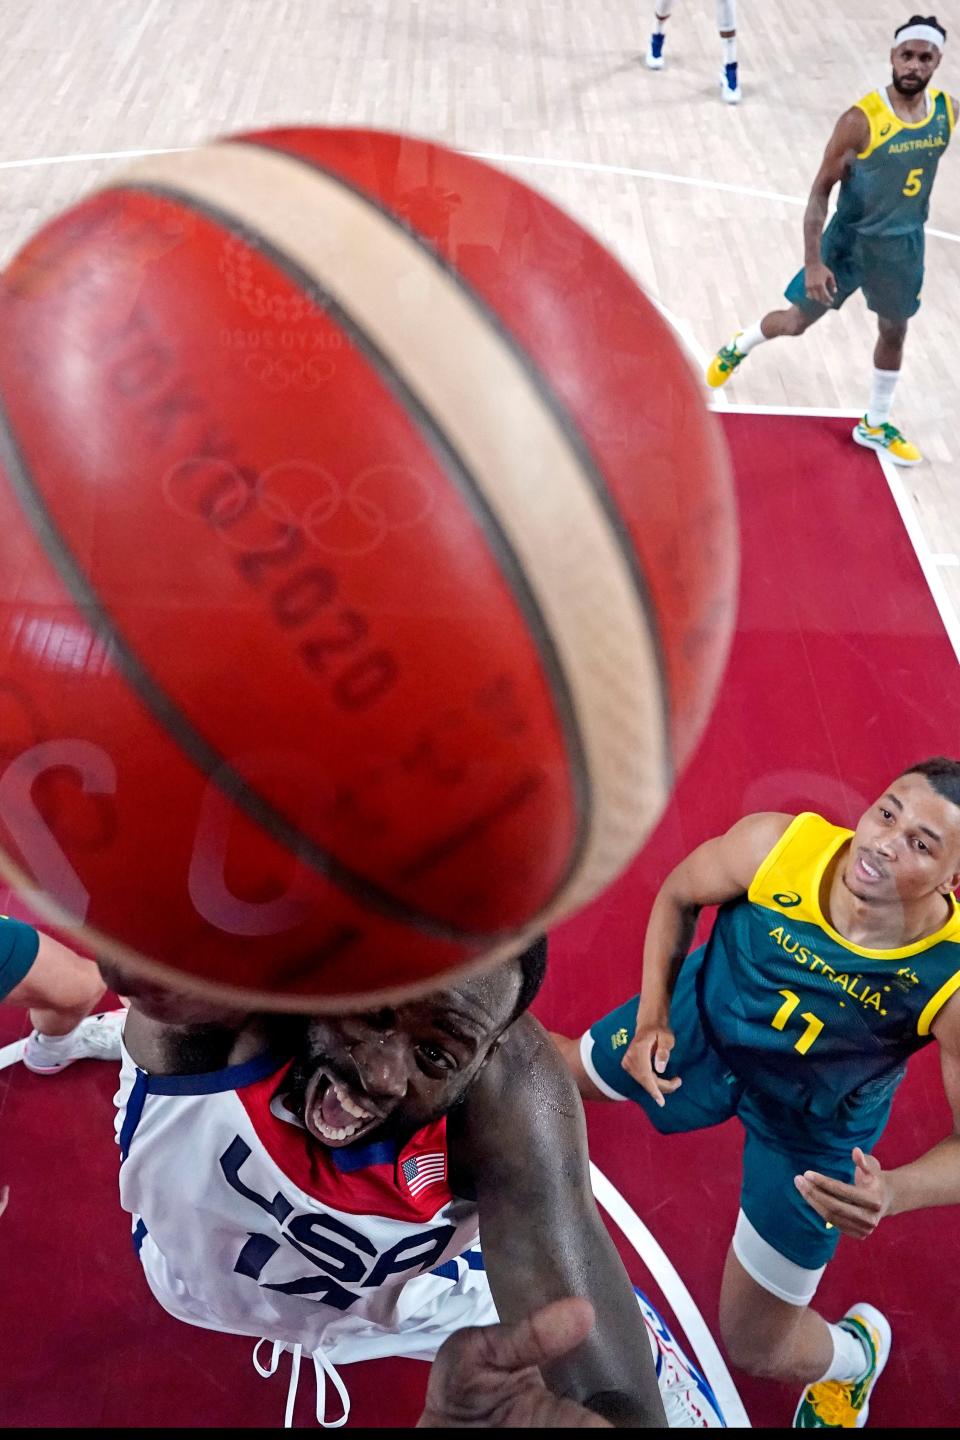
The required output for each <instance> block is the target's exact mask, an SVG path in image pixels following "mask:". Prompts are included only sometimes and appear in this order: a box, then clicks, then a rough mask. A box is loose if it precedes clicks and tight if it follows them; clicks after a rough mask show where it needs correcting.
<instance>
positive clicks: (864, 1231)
mask: <svg viewBox="0 0 960 1440" xmlns="http://www.w3.org/2000/svg"><path fill="white" fill-rule="evenodd" d="M794 1184H795V1185H796V1187H797V1189H798V1190H799V1192H800V1194H801V1195H802V1196H803V1198H804V1200H806V1202H807V1204H808V1205H810V1206H811V1207H812V1208H813V1209H814V1210H816V1212H817V1214H818V1215H820V1216H822V1217H823V1219H824V1220H828V1221H829V1222H830V1224H831V1225H835V1226H836V1228H837V1229H838V1230H841V1231H843V1233H844V1234H845V1235H854V1236H857V1237H858V1238H860V1239H862V1238H864V1237H865V1236H867V1235H870V1234H872V1233H873V1231H874V1230H875V1229H876V1228H877V1226H878V1224H879V1223H880V1218H881V1213H882V1209H883V1205H882V1200H881V1197H880V1196H879V1195H875V1194H868V1193H866V1192H865V1191H864V1190H863V1189H857V1188H856V1187H855V1186H853V1185H845V1184H844V1183H843V1182H842V1181H841V1180H831V1179H830V1178H829V1177H828V1176H825V1175H816V1174H815V1173H814V1172H813V1171H810V1170H808V1171H807V1173H806V1174H805V1175H798V1176H796V1178H795V1180H794Z"/></svg>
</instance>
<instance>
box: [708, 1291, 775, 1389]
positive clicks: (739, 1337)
mask: <svg viewBox="0 0 960 1440" xmlns="http://www.w3.org/2000/svg"><path fill="white" fill-rule="evenodd" d="M720 1334H721V1336H722V1338H723V1344H724V1348H725V1349H726V1352H727V1355H728V1356H729V1358H730V1361H731V1363H732V1364H734V1365H735V1366H736V1367H737V1369H738V1370H742V1371H743V1372H744V1374H746V1375H754V1376H756V1378H757V1379H758V1380H776V1379H778V1378H780V1375H781V1369H782V1360H781V1356H782V1355H783V1353H784V1347H783V1344H782V1337H781V1336H780V1334H779V1333H778V1332H777V1331H776V1330H775V1329H771V1328H770V1327H769V1326H762V1327H761V1326H757V1325H752V1324H750V1323H749V1322H748V1323H744V1322H743V1320H742V1318H741V1317H738V1316H731V1315H724V1313H723V1308H722V1307H721V1311H720Z"/></svg>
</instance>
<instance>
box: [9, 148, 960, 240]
mask: <svg viewBox="0 0 960 1440" xmlns="http://www.w3.org/2000/svg"><path fill="white" fill-rule="evenodd" d="M197 148H198V147H197V146H195V145H174V146H170V147H168V148H166V149H158V150H97V151H93V152H92V153H90V154H86V155H35V156H32V157H31V158H30V159H28V160H0V170H26V169H29V167H30V166H31V165H73V164H75V163H76V162H77V161H82V160H134V159H137V158H138V157H139V156H141V155H177V154H180V153H182V152H184V151H186V150H195V149H197ZM462 153H463V154H464V155H469V156H471V157H472V158H473V159H475V160H494V161H496V162H497V163H499V164H501V165H542V166H545V167H547V168H550V167H551V166H552V167H553V168H554V169H556V170H589V171H592V172H594V173H595V174H598V175H629V176H632V177H633V178H634V179H636V180H659V181H661V182H662V183H663V184H665V185H689V186H692V187H693V189H695V190H720V191H723V192H724V193H725V194H728V195H746V196H749V197H751V198H752V199H755V200H779V201H780V202H781V203H782V204H784V205H806V203H807V196H806V195H785V194H783V193H782V192H781V191H779V190H760V189H758V188H757V187H756V186H755V185H735V184H732V183H730V182H729V181H726V180H705V179H703V178H702V177H700V176H696V175H675V174H674V173H673V172H672V171H670V170H644V169H641V168H640V167H638V166H635V165H609V164H607V163H605V162H603V161H599V160H554V159H550V158H549V157H545V156H542V155H501V154H499V153H498V152H497V151H494V150H464V151H463V152H462ZM926 233H927V234H928V235H935V236H936V237H937V239H938V240H951V241H953V243H954V244H955V245H960V235H954V234H953V233H952V232H951V231H949V230H935V229H934V228H933V227H932V226H930V225H928V226H926Z"/></svg>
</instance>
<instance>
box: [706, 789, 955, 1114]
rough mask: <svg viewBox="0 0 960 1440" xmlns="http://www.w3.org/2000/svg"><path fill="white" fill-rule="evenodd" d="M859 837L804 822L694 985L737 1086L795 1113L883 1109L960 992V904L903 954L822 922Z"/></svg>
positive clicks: (805, 818) (717, 936)
mask: <svg viewBox="0 0 960 1440" xmlns="http://www.w3.org/2000/svg"><path fill="white" fill-rule="evenodd" d="M852 833H853V832H852V831H850V830H844V829H841V828H840V827H839V826H837V825H831V824H830V822H829V821H827V820H824V819H823V818H822V817H821V816H820V815H813V814H803V815H798V816H797V818H796V819H795V820H793V821H792V822H791V824H790V825H789V827H788V828H787V830H786V832H785V833H784V835H783V836H782V838H781V839H780V840H779V841H778V842H777V844H776V845H775V846H774V848H773V849H772V850H771V851H770V854H769V855H768V856H767V857H766V859H765V860H764V862H763V864H762V865H761V866H760V869H759V870H758V871H757V873H756V875H755V876H754V878H753V881H752V882H751V885H750V889H749V890H748V892H747V894H746V895H745V896H744V897H743V898H742V899H739V900H734V901H731V902H730V903H729V904H727V905H724V906H722V907H721V909H720V910H719V912H718V914H717V919H716V922H715V924H714V927H713V931H712V933H711V936H710V939H709V941H708V942H707V946H706V952H705V954H704V957H703V963H702V967H701V970H700V974H699V977H698V1000H699V1006H700V1013H701V1017H702V1020H703V1025H704V1029H705V1030H706V1032H707V1035H708V1037H709V1038H710V1040H711V1041H712V1043H713V1044H714V1046H715V1048H716V1049H717V1050H719V1052H720V1054H721V1055H722V1056H723V1058H724V1059H725V1060H726V1062H727V1064H728V1065H729V1067H730V1069H731V1070H732V1071H733V1072H734V1074H735V1075H738V1076H740V1077H741V1078H742V1079H744V1080H746V1081H748V1082H749V1083H750V1084H752V1085H753V1086H754V1087H755V1088H756V1089H757V1090H760V1091H762V1092H764V1093H766V1094H768V1095H770V1096H772V1097H773V1098H774V1099H777V1100H779V1101H780V1102H781V1103H782V1104H784V1105H786V1106H789V1107H790V1108H791V1109H795V1110H804V1111H808V1112H810V1113H811V1114H814V1115H822V1116H828V1115H835V1114H837V1113H839V1112H840V1111H844V1112H849V1110H850V1109H851V1108H854V1109H856V1108H859V1107H860V1106H869V1105H873V1104H874V1103H880V1102H881V1101H884V1100H886V1098H887V1097H888V1096H889V1095H890V1094H891V1093H892V1091H893V1090H894V1089H895V1088H896V1086H897V1084H898V1083H899V1081H900V1079H901V1078H902V1075H903V1068H904V1065H905V1064H906V1061H907V1060H908V1058H909V1057H910V1056H911V1055H912V1054H913V1052H914V1051H915V1050H919V1049H921V1048H922V1047H923V1046H924V1045H926V1044H928V1043H929V1041H930V1039H931V1036H930V1026H931V1023H932V1022H933V1019H934V1017H935V1016H936V1014H937V1013H938V1011H939V1010H940V1009H941V1008H942V1007H943V1006H944V1005H945V1004H946V1003H947V1001H948V1000H949V999H950V997H951V995H953V994H954V992H955V991H957V990H960V905H958V904H957V901H956V899H955V898H954V897H953V896H950V913H949V917H948V919H947V921H946V923H945V924H944V926H943V927H942V929H940V930H938V931H937V932H936V934H934V935H928V936H927V937H926V938H925V939H923V940H918V941H917V942H916V943H915V944H913V945H907V946H905V947H904V948H902V949H900V950H867V949H864V948H863V947H862V946H860V945H854V944H853V943H852V942H851V941H849V940H845V939H844V938H843V936H842V935H840V934H838V932H837V931H836V930H834V929H833V928H832V926H831V925H830V923H829V921H828V920H827V918H826V916H825V915H824V913H823V909H822V902H821V889H822V887H823V885H824V883H825V879H824V877H825V875H826V871H827V869H828V867H829V865H830V862H831V861H832V860H833V858H834V857H835V856H836V854H837V852H838V851H839V850H840V849H841V848H842V847H843V846H844V845H846V844H847V842H848V841H849V840H850V838H851V835H852Z"/></svg>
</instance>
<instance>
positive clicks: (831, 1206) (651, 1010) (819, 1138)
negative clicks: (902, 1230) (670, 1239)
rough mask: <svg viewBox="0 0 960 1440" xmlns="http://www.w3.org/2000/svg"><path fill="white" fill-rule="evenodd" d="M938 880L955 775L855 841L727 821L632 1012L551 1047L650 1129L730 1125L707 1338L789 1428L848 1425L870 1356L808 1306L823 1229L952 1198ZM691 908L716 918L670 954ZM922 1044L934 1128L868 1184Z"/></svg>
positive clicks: (874, 1356) (854, 1312)
mask: <svg viewBox="0 0 960 1440" xmlns="http://www.w3.org/2000/svg"><path fill="white" fill-rule="evenodd" d="M958 886H960V762H958V761H956V760H948V759H944V758H941V757H938V758H936V759H933V760H929V761H924V762H923V763H921V764H919V765H917V766H915V767H913V768H912V769H911V770H909V771H907V772H906V773H905V774H903V775H901V776H899V778H898V779H896V780H894V781H893V783H892V784H891V785H890V786H889V787H888V789H887V790H886V791H885V792H884V793H883V794H882V795H881V796H880V798H879V799H878V800H877V802H876V804H875V805H872V806H871V807H870V809H869V810H868V811H867V812H866V813H865V814H864V815H863V816H862V818H861V820H860V822H859V824H858V826H857V829H856V831H855V832H851V831H849V830H845V829H843V828H842V827H840V826H837V825H832V824H830V822H829V821H827V820H824V819H823V818H821V816H819V815H814V814H809V813H805V814H802V815H797V816H792V815H782V814H759V815H748V816H746V817H745V818H744V819H742V820H740V821H739V822H738V823H737V824H736V825H734V826H733V828H732V829H731V830H729V831H728V832H727V834H726V835H723V836H721V837H720V838H718V839H715V840H708V841H707V842H706V844H704V845H701V846H699V847H698V848H697V849H696V850H694V851H693V852H692V854H690V855H688V856H687V858H686V859H685V860H683V861H682V862H681V864H680V865H678V866H677V868H676V869H675V870H674V871H673V872H672V873H671V874H670V875H669V876H668V877H667V879H666V881H665V882H664V884H663V886H662V887H661V889H660V892H659V894H658V895H657V898H656V901H655V902H654V905H653V909H652V911H651V915H650V922H649V926H648V929H647V936H646V942H645V946H644V956H643V991H642V994H641V996H640V997H639V1001H638V998H637V997H635V998H634V999H632V1000H629V1001H627V1002H626V1003H625V1004H624V1005H622V1006H621V1007H620V1008H619V1009H617V1010H614V1011H613V1012H612V1013H611V1014H609V1015H607V1016H606V1017H605V1018H603V1019H601V1020H598V1021H597V1022H596V1024H595V1025H593V1026H591V1028H590V1029H589V1030H588V1031H587V1033H586V1034H585V1035H584V1036H583V1039H582V1041H581V1042H580V1044H579V1046H578V1045H577V1043H576V1042H575V1041H572V1040H567V1039H564V1038H563V1037H557V1038H558V1042H559V1044H560V1046H561V1049H562V1051H563V1053H564V1055H565V1058H566V1059H567V1063H568V1064H569V1065H570V1067H571V1069H572V1070H573V1072H574V1074H575V1076H576V1078H577V1080H578V1084H579V1087H580V1090H581V1093H582V1094H583V1095H584V1096H585V1097H588V1098H590V1099H595V1100H604V1099H606V1100H625V1099H629V1100H634V1101H636V1103H637V1104H639V1105H640V1106H641V1107H642V1108H643V1109H644V1110H645V1111H646V1113H647V1115H648V1117H649V1118H650V1119H651V1120H652V1122H653V1124H654V1125H655V1126H656V1128H657V1129H658V1130H659V1131H660V1132H661V1133H662V1134H670V1133H678V1132H681V1131H688V1130H697V1129H701V1128H703V1127H704V1126H710V1125H719V1124H721V1123H722V1122H723V1121H724V1120H727V1119H729V1118H730V1117H731V1116H732V1115H736V1116H737V1117H738V1119H739V1120H740V1121H741V1123H742V1124H743V1127H744V1129H745V1131H746V1143H745V1147H744V1154H743V1181H742V1187H741V1192H740V1214H739V1218H738V1220H737V1225H736V1230H735V1232H734V1236H733V1243H732V1245H731V1248H730V1251H729V1253H728V1255H727V1262H726V1268H725V1270H724V1276H723V1283H722V1288H721V1293H720V1325H721V1330H722V1334H723V1337H724V1340H725V1343H726V1346H727V1349H728V1351H729V1353H730V1356H731V1358H732V1359H733V1361H734V1363H735V1364H737V1365H739V1366H740V1368H741V1369H743V1370H746V1371H748V1372H750V1373H751V1374H754V1375H760V1376H766V1377H768V1378H772V1379H777V1380H783V1381H798V1382H801V1383H802V1384H803V1385H804V1390H803V1393H802V1395H801V1397H800V1401H799V1404H798V1407H797V1412H796V1417H795V1420H794V1424H795V1425H796V1426H797V1427H798V1428H802V1429H809V1428H813V1429H827V1430H829V1429H845V1428H859V1427H860V1426H862V1425H864V1424H865V1423H866V1419H867V1413H868V1408H869V1402H870V1396H871V1393H872V1391H873V1387H874V1385H875V1384H876V1381H877V1379H878V1378H879V1376H880V1373H881V1371H882V1370H883V1367H884V1365H885V1364H886V1361H887V1356H888V1355H889V1353H890V1344H891V1331H890V1326H889V1324H888V1322H887V1320H886V1319H885V1317H884V1316H883V1315H881V1314H880V1312H879V1311H878V1310H876V1309H875V1308H874V1307H873V1306H872V1305H868V1304H856V1305H853V1306H851V1307H850V1309H849V1310H848V1311H847V1312H846V1314H845V1316H844V1317H843V1318H842V1319H841V1320H840V1321H839V1322H838V1323H836V1324H831V1323H828V1322H827V1321H826V1320H824V1319H823V1318H822V1317H821V1316H820V1315H819V1314H818V1313H817V1312H816V1311H815V1310H813V1309H811V1308H810V1305H811V1301H812V1300H813V1297H814V1295H815V1294H816V1290H817V1286H818V1284H819V1282H820V1277H821V1276H822V1275H823V1272H824V1268H825V1267H826V1264H827V1262H828V1261H829V1260H830V1258H831V1256H832V1255H833V1253H834V1251H835V1250H836V1247H837V1243H838V1239H839V1236H840V1234H841V1233H842V1234H847V1235H852V1236H855V1237H857V1238H860V1239H863V1238H866V1237H867V1236H869V1235H871V1234H872V1233H873V1231H874V1230H875V1229H876V1227H877V1226H878V1225H879V1223H880V1222H881V1220H883V1219H884V1217H885V1216H889V1215H898V1214H902V1213H904V1212H906V1211H908V1210H920V1209H923V1208H925V1207H927V1206H934V1205H957V1204H960V905H958V904H957V900H956V898H955V896H954V891H955V890H956V889H957V887H958ZM705 905H717V906H719V907H720V908H719V911H718V913H717V918H716V921H715V923H714V926H713V929H712V932H711V934H710V938H709V940H708V941H707V943H706V945H704V946H702V947H700V948H699V949H697V950H695V951H694V952H693V953H692V954H690V955H688V954H687V951H688V948H689V946H690V943H691V941H692V939H693V933H694V928H695V926H696V922H697V917H698V915H699V912H700V910H701V908H702V907H703V906H705ZM931 1039H935V1040H936V1041H937V1042H938V1044H939V1047H940V1058H941V1067H942V1072H943V1082H944V1087H945V1090H946V1094H947V1099H948V1101H949V1103H950V1107H951V1110H952V1113H953V1131H952V1133H951V1134H950V1135H948V1136H946V1137H945V1138H944V1139H943V1140H941V1141H940V1143H939V1144H938V1145H935V1146H934V1147H933V1148H932V1149H931V1150H929V1151H928V1152H927V1153H926V1154H923V1155H921V1156H919V1157H918V1158H917V1159H915V1160H913V1161H911V1163H910V1164H907V1165H901V1166H899V1167H898V1168H896V1169H894V1170H890V1171H884V1170H883V1168H882V1167H881V1165H880V1162H879V1161H878V1160H877V1159H876V1157H875V1156H874V1155H873V1149H874V1146H875V1145H876V1143H877V1141H878V1140H879V1138H880V1136H881V1135H882V1133H883V1130H884V1127H885V1125H886V1123H887V1118H888V1116H889V1113H890V1107H891V1104H892V1102H893V1097H894V1093H895V1091H896V1088H897V1086H898V1085H899V1083H900V1080H901V1079H902V1078H903V1074H904V1069H905V1065H906V1061H907V1060H908V1058H909V1057H910V1055H912V1054H913V1053H914V1052H915V1051H916V1050H919V1049H921V1048H922V1047H923V1046H924V1045H926V1044H928V1043H929V1042H930V1040H931ZM668 1065H669V1067H670V1072H671V1073H670V1075H669V1077H667V1075H666V1073H665V1072H666V1071H667V1067H668ZM681 1082H682V1088H681Z"/></svg>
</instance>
